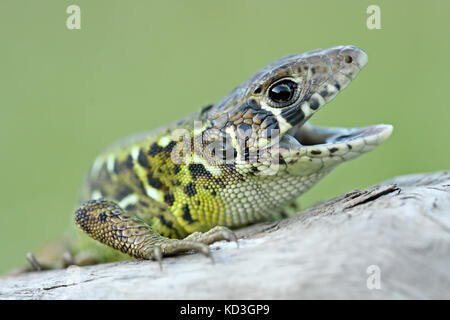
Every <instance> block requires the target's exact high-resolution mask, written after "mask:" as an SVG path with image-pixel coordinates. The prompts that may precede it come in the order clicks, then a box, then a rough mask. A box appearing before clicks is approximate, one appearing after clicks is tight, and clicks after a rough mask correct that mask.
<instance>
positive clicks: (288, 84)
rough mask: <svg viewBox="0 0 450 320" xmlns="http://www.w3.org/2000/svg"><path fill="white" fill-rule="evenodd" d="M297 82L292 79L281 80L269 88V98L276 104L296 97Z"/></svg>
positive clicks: (287, 101)
mask: <svg viewBox="0 0 450 320" xmlns="http://www.w3.org/2000/svg"><path fill="white" fill-rule="evenodd" d="M296 92H297V83H295V82H294V81H292V80H282V81H280V82H277V83H275V84H274V85H273V86H272V87H271V88H270V89H269V99H270V100H271V101H272V102H274V103H275V104H276V105H280V104H281V105H285V104H287V103H289V102H291V101H292V100H293V99H294V98H295V97H296Z"/></svg>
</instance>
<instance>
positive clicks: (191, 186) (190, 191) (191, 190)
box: [184, 182, 197, 197]
mask: <svg viewBox="0 0 450 320" xmlns="http://www.w3.org/2000/svg"><path fill="white" fill-rule="evenodd" d="M184 193H186V194H187V195H188V196H189V197H193V196H195V195H196V194H197V190H196V189H195V183H193V182H189V183H188V184H187V185H186V186H185V187H184Z"/></svg>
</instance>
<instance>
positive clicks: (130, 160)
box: [126, 154, 134, 169]
mask: <svg viewBox="0 0 450 320" xmlns="http://www.w3.org/2000/svg"><path fill="white" fill-rule="evenodd" d="M126 166H127V168H129V169H133V166H134V164H133V157H132V156H131V154H130V155H128V157H127V162H126Z"/></svg>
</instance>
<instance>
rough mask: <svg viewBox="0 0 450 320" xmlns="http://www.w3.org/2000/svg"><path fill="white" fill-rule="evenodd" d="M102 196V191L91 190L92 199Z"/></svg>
mask: <svg viewBox="0 0 450 320" xmlns="http://www.w3.org/2000/svg"><path fill="white" fill-rule="evenodd" d="M102 197H103V196H102V193H101V192H100V191H98V190H94V191H92V194H91V199H92V200H98V199H101V198H102Z"/></svg>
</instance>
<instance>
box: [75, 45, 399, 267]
mask: <svg viewBox="0 0 450 320" xmlns="http://www.w3.org/2000/svg"><path fill="white" fill-rule="evenodd" d="M367 61H368V57H367V54H366V53H365V52H364V51H363V50H362V49H359V48H357V47H355V46H350V45H348V46H337V47H331V48H328V49H317V50H313V51H309V52H305V53H301V54H293V55H289V56H286V57H283V58H281V59H279V60H276V61H274V62H272V63H271V64H269V65H267V66H265V67H264V68H262V69H260V70H259V71H257V72H256V73H255V74H253V75H252V76H251V77H250V78H248V79H247V80H246V81H245V82H243V83H242V84H241V85H239V86H237V87H236V88H235V89H233V90H232V91H231V92H230V93H229V94H228V95H226V96H225V97H224V98H223V99H222V100H220V101H219V102H218V103H216V104H212V105H208V106H205V107H203V108H202V109H201V110H199V111H197V112H196V113H194V114H192V115H190V116H188V117H186V118H184V119H182V120H179V121H177V122H174V123H172V124H170V125H168V126H165V127H163V128H160V129H156V130H154V131H150V132H145V133H141V134H137V135H135V136H132V137H130V138H125V139H123V140H121V141H119V142H117V143H115V144H114V145H113V146H112V147H110V148H108V149H107V150H106V151H105V152H103V153H102V154H101V155H100V156H99V157H98V158H97V159H96V160H95V161H94V162H93V164H92V166H91V168H90V169H89V172H88V174H87V177H86V179H85V182H84V186H83V187H82V191H81V196H80V206H79V208H78V209H77V210H76V212H75V215H74V219H75V224H76V225H77V226H78V227H79V228H78V230H79V231H78V232H77V237H76V240H74V244H72V253H73V254H74V255H80V254H82V253H83V252H90V255H88V256H89V257H90V258H92V259H91V260H89V259H88V260H89V261H94V262H95V263H98V262H105V261H115V260H119V259H124V258H130V257H133V258H137V259H149V260H157V261H159V262H160V263H161V260H162V258H163V257H165V256H170V255H175V254H178V253H181V252H186V251H194V252H200V253H202V254H204V255H206V256H210V255H211V254H210V248H209V246H210V245H211V244H212V243H215V242H218V241H222V240H226V241H236V242H237V239H236V236H235V234H234V232H233V231H232V230H234V229H236V228H239V227H243V226H247V225H250V224H254V223H257V222H261V221H268V220H275V219H280V218H282V217H284V216H286V214H285V212H286V210H285V208H286V207H288V206H289V205H291V204H292V203H295V201H296V199H297V198H298V197H299V196H300V195H301V194H302V193H304V192H305V191H307V190H308V189H310V188H311V187H312V186H313V185H314V184H315V183H317V182H318V181H319V180H320V179H321V178H323V177H324V176H325V175H326V174H327V173H329V172H330V171H331V170H332V169H333V168H335V167H336V166H337V165H338V164H340V163H343V162H345V161H349V160H352V159H354V158H356V157H358V156H360V155H362V154H364V153H366V152H368V151H371V150H373V149H374V148H375V147H376V146H378V145H379V144H380V143H382V142H383V141H385V140H386V139H387V138H388V137H389V136H390V135H391V132H392V130H393V127H392V126H391V125H387V124H378V125H371V126H367V127H358V128H337V127H319V126H314V125H312V124H310V123H309V119H310V118H311V117H312V116H313V115H314V114H315V113H316V112H317V111H318V110H320V109H322V108H323V107H324V105H326V104H327V103H328V102H330V101H331V100H333V99H334V98H335V97H336V96H337V95H338V94H339V93H340V92H341V91H342V90H344V88H346V87H347V86H348V85H349V84H350V82H351V81H352V80H354V79H355V78H356V77H357V75H358V74H359V72H360V71H361V69H362V68H363V67H364V66H365V65H366V64H367Z"/></svg>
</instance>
